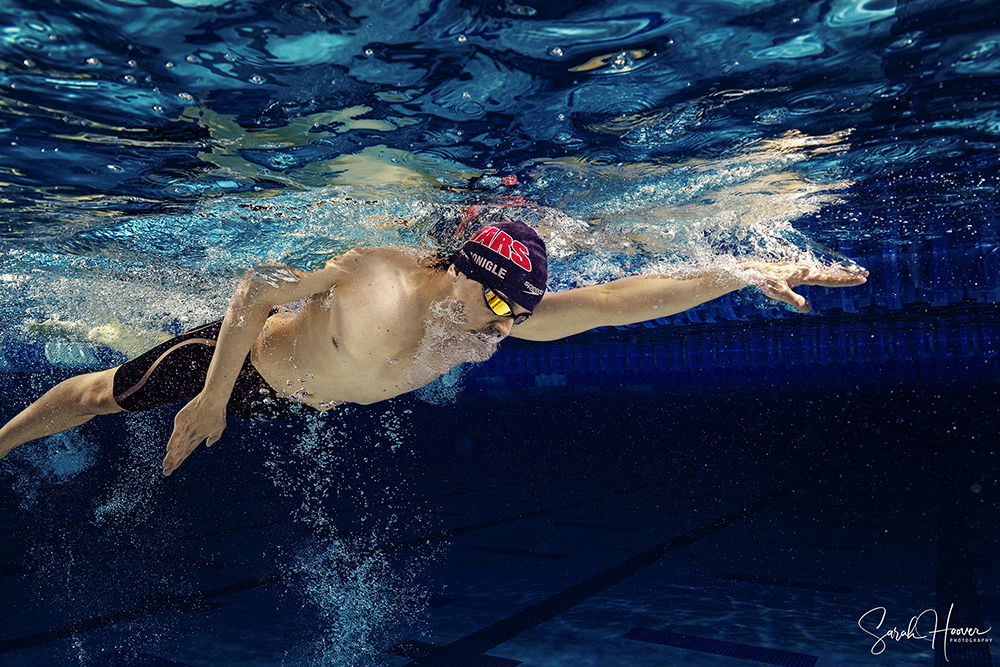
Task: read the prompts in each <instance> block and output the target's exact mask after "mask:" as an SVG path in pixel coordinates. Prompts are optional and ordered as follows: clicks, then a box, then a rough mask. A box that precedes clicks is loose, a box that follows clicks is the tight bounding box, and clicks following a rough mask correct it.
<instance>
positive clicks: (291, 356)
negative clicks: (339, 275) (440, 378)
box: [253, 294, 433, 410]
mask: <svg viewBox="0 0 1000 667" xmlns="http://www.w3.org/2000/svg"><path fill="white" fill-rule="evenodd" d="M349 297H350V295H349V294H338V295H337V300H338V301H337V303H336V304H333V305H331V304H329V303H326V304H324V303H322V301H321V300H314V301H312V302H310V303H308V304H307V305H306V306H305V307H304V308H303V309H302V310H301V311H299V312H297V313H282V314H279V315H275V316H272V317H271V319H269V320H268V325H267V327H266V328H265V330H264V333H262V334H261V337H260V338H259V339H258V342H257V344H256V345H255V346H254V352H253V363H254V366H255V367H256V368H257V370H258V372H260V374H261V375H262V376H263V377H264V379H265V380H266V381H267V383H268V384H269V385H271V386H272V387H273V388H274V389H275V391H277V392H278V393H279V394H281V395H283V396H286V397H288V398H290V399H292V400H295V401H298V402H301V403H305V404H307V405H311V406H313V407H315V408H318V409H320V410H325V409H328V408H331V407H334V406H336V405H340V404H343V403H360V404H370V403H377V402H379V401H384V400H387V399H389V398H393V397H395V396H398V395H400V394H404V393H407V392H409V391H412V390H414V389H416V388H418V387H419V386H421V385H423V384H426V382H428V381H430V380H431V379H433V377H431V378H427V377H421V378H418V377H417V375H418V374H417V373H415V372H414V354H415V351H416V349H417V346H418V343H419V341H420V338H421V335H422V332H423V322H422V319H419V315H420V313H419V312H418V313H415V314H414V316H413V317H407V316H406V314H405V313H406V311H405V310H403V308H402V304H399V303H396V302H395V301H394V300H393V299H391V298H389V299H385V298H383V299H381V302H372V300H371V299H368V301H367V302H364V303H362V302H353V300H351V299H350V298H349Z"/></svg>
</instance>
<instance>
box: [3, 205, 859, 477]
mask: <svg viewBox="0 0 1000 667" xmlns="http://www.w3.org/2000/svg"><path fill="white" fill-rule="evenodd" d="M445 264H446V266H442V265H441V264H433V263H432V262H428V261H421V260H420V258H419V257H418V256H416V255H415V253H414V252H413V251H409V250H404V249H397V248H359V249H356V250H351V251H350V252H347V253H345V254H343V255H341V256H339V257H337V258H335V259H332V260H330V261H328V262H327V263H326V265H325V266H324V267H323V268H321V269H319V270H317V271H313V272H309V273H304V272H301V271H298V270H295V269H292V268H289V267H283V266H282V267H270V268H259V269H254V270H250V271H247V273H246V274H245V275H244V277H243V279H242V281H241V282H240V284H239V287H238V288H237V289H236V293H235V295H234V296H233V298H232V301H231V302H230V304H229V308H228V309H227V311H226V315H225V318H224V319H223V320H222V321H221V322H216V323H214V324H208V325H205V326H203V327H200V328H198V329H194V330H193V331H189V332H188V333H185V334H183V335H181V336H178V337H177V338H174V339H173V340H169V341H167V342H165V343H163V344H161V345H159V346H157V347H155V348H153V349H152V350H150V351H149V352H146V353H145V354H143V355H142V356H139V357H137V358H136V359H133V360H132V361H129V362H127V363H125V364H123V365H121V366H119V367H117V368H111V369H108V370H104V371H98V372H95V373H88V374H85V375H79V376H76V377H72V378H69V379H68V380H65V381H63V382H61V383H59V384H58V385H56V386H55V387H53V388H52V389H51V390H49V391H48V392H47V393H46V394H45V395H43V396H42V397H41V398H39V399H38V400H37V401H35V402H34V403H32V404H31V405H29V406H28V407H27V408H26V409H25V410H24V411H23V412H21V413H20V414H19V415H17V416H16V417H14V418H13V419H12V420H10V422H8V423H7V424H6V425H5V426H4V427H3V428H0V457H2V456H4V455H6V454H7V452H9V451H10V450H12V449H13V448H14V447H17V446H18V445H21V444H23V443H25V442H28V441H30V440H35V439H38V438H42V437H45V436H49V435H52V434H54V433H59V432H61V431H64V430H66V429H69V428H72V427H74V426H79V425H81V424H83V423H85V422H87V421H89V420H90V419H91V418H93V417H94V416H96V415H104V414H111V413H116V412H121V411H127V412H134V411H141V410H149V409H152V408H155V407H159V406H161V405H166V404H168V403H172V402H175V401H179V400H187V401H188V403H187V404H186V405H185V406H184V407H183V408H181V410H180V412H178V413H177V416H176V417H175V419H174V430H173V433H172V434H171V436H170V440H169V441H168V443H167V454H166V457H165V458H164V460H163V474H164V475H169V474H171V473H172V472H173V471H175V470H176V469H177V467H178V466H179V465H180V464H181V463H182V462H183V461H184V460H185V459H186V458H187V457H188V456H189V455H190V454H191V452H193V451H194V450H195V448H197V447H198V445H200V444H201V443H202V442H204V443H205V444H206V445H208V446H211V445H212V444H214V443H215V442H217V441H218V440H219V438H221V437H222V431H223V429H224V428H225V426H226V415H227V414H229V415H233V416H236V417H241V418H249V419H267V418H274V417H279V418H280V417H286V416H290V415H292V414H295V413H301V412H303V411H313V410H327V409H329V408H331V407H333V406H335V405H340V404H342V403H362V404H369V403H375V402H377V401H383V400H385V399H388V398H392V397H394V396H398V395H400V394H404V393H406V392H409V391H413V390H414V389H417V388H419V387H421V386H423V385H425V384H427V383H428V382H430V381H432V380H434V379H435V378H437V377H440V376H441V375H443V374H444V373H447V372H448V371H449V370H450V369H451V368H453V367H454V366H457V365H458V364H461V363H463V362H466V361H482V360H485V359H487V358H489V357H490V355H492V354H493V352H494V351H496V348H497V345H498V344H499V343H500V341H501V340H502V339H503V338H505V337H506V336H513V337H515V338H522V339H526V340H537V341H543V340H555V339H558V338H564V337H566V336H572V335H574V334H577V333H580V332H583V331H586V330H588V329H593V328H595V327H601V326H610V325H624V324H631V323H634V322H642V321H645V320H650V319H653V318H657V317H665V316H668V315H672V314H675V313H679V312H683V311H685V310H687V309H689V308H693V307H695V306H697V305H699V304H701V303H704V302H706V301H710V300H712V299H715V298H717V297H720V296H722V295H724V294H727V293H729V292H732V291H735V290H738V289H742V288H744V287H747V286H751V285H752V286H754V287H757V288H758V289H760V290H761V291H762V292H763V293H764V294H765V295H767V296H768V297H770V298H772V299H775V300H777V301H782V302H785V303H788V304H790V305H792V306H793V307H794V308H796V309H797V310H799V311H801V312H808V311H809V304H808V302H807V301H806V300H805V299H804V298H803V297H802V296H800V295H798V294H796V293H795V292H793V291H792V289H793V288H794V287H797V286H799V285H823V286H828V287H846V286H850V285H860V284H861V283H864V282H865V278H866V276H867V272H866V271H864V270H863V269H853V270H852V269H848V268H844V267H842V266H836V267H830V268H827V269H817V268H815V267H811V266H807V265H804V264H786V263H766V262H743V263H742V264H741V265H740V266H741V269H740V270H739V271H723V270H709V271H705V272H703V273H701V274H699V275H696V276H693V277H686V278H671V277H667V276H659V275H656V276H633V277H629V278H622V279H620V280H615V281H612V282H609V283H606V284H603V285H593V286H589V287H582V288H578V289H570V290H566V291H563V292H556V293H551V292H546V291H545V288H546V284H547V282H548V268H547V265H546V254H545V244H544V243H543V241H542V239H541V238H539V236H538V234H536V233H535V231H534V230H533V229H532V228H530V227H528V226H527V225H525V224H524V223H522V222H518V221H515V220H505V221H502V222H498V223H492V224H490V225H489V226H488V227H486V228H485V229H482V230H480V231H479V232H478V233H477V234H476V235H475V236H474V237H473V238H472V239H471V240H469V241H468V242H467V243H466V244H465V245H464V246H463V247H462V249H461V250H460V251H459V252H458V253H457V254H456V255H455V256H454V257H453V258H452V259H451V261H450V263H445ZM301 299H305V305H304V306H303V307H302V308H301V309H299V310H297V311H295V312H289V311H275V308H276V307H277V306H280V305H282V304H287V303H291V302H293V301H298V300H301Z"/></svg>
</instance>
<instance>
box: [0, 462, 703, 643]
mask: <svg viewBox="0 0 1000 667" xmlns="http://www.w3.org/2000/svg"><path fill="white" fill-rule="evenodd" d="M694 476H695V475H694V473H692V474H690V475H686V476H683V477H678V478H675V479H668V480H660V481H658V482H652V483H649V484H641V485H638V486H634V487H629V488H627V489H622V490H619V491H615V492H613V493H608V494H604V495H602V496H595V497H592V498H587V499H584V500H580V501H577V502H573V503H564V504H562V505H557V506H555V507H550V508H544V509H540V510H534V511H531V512H522V513H520V514H515V515H513V516H509V517H501V518H498V519H492V520H490V521H483V522H480V523H477V524H472V525H469V526H463V527H460V528H455V529H450V530H444V531H441V532H438V533H434V534H432V535H427V536H424V537H418V538H414V539H411V540H407V541H406V542H401V543H399V544H391V545H386V546H383V547H380V548H379V549H377V550H375V551H376V552H377V551H382V552H387V553H388V552H394V551H402V550H403V549H408V548H410V547H415V546H421V545H424V544H430V543H431V542H436V541H438V540H442V539H446V538H449V537H453V536H455V535H462V534H465V533H470V532H473V531H476V530H482V529H483V528H490V527H492V526H498V525H501V524H504V523H510V522H513V521H518V520H521V519H526V518H531V517H534V516H539V515H542V514H548V513H551V512H558V511H561V510H563V509H571V508H575V507H580V506H582V505H585V504H588V503H595V502H600V501H602V500H604V499H606V498H611V497H614V496H618V495H624V494H628V493H635V492H637V491H641V490H644V489H647V488H653V487H656V486H660V485H663V484H670V483H674V482H679V481H682V480H684V479H689V478H692V477H694ZM288 521H291V519H288V520H283V521H281V522H272V523H270V524H262V525H276V523H286V522H288ZM232 530H236V529H232ZM219 532H228V531H216V533H214V534H218V533H219ZM192 539H193V538H192ZM364 557H365V554H357V555H356V556H355V558H364ZM298 576H301V573H300V572H297V571H288V572H282V573H277V574H272V575H268V576H266V577H260V578H258V579H251V580H250V581H246V582H238V583H235V584H229V585H228V586H220V587H218V588H213V589H209V590H207V591H203V592H200V593H191V594H189V595H169V594H154V595H149V596H144V597H143V598H141V599H140V600H139V601H141V602H142V603H143V604H142V605H141V606H139V607H135V608H132V609H126V610H124V611H119V612H114V613H112V614H106V615H104V616H98V617H95V618H89V619H86V620H83V621H78V622H76V623H71V624H69V625H64V626H61V627H58V628H53V629H51V630H46V631H44V632H36V633H34V634H31V635H25V636H22V637H15V638H13V639H8V640H5V641H0V655H2V654H4V653H10V652H11V651H19V650H21V649H25V648H30V647H32V646H38V645H39V644H45V643H47V642H51V641H55V640H57V639H65V638H67V637H71V636H73V635H74V634H77V633H81V632H89V631H91V630H98V629H100V628H105V627H107V626H109V625H115V624H116V623H124V622H128V621H133V620H135V619H138V618H142V617H143V616H149V615H151V614H157V613H159V612H161V611H184V612H188V613H200V612H202V611H208V608H205V604H206V602H205V601H206V600H209V599H211V598H215V597H221V596H222V595H229V594H231V593H238V592H241V591H244V590H249V589H251V588H256V587H258V586H264V585H266V584H269V583H275V582H278V581H283V580H286V579H292V578H295V577H298ZM212 604H213V605H215V603H212ZM218 606H221V605H215V606H214V607H212V608H217V607H218Z"/></svg>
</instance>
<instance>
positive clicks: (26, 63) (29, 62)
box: [22, 58, 35, 67]
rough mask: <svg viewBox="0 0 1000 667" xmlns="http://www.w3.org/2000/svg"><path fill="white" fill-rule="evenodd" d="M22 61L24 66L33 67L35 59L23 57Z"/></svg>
mask: <svg viewBox="0 0 1000 667" xmlns="http://www.w3.org/2000/svg"><path fill="white" fill-rule="evenodd" d="M22 62H23V63H24V66H25V67H34V66H35V61H34V60H31V59H30V58H25V59H24V60H23V61H22Z"/></svg>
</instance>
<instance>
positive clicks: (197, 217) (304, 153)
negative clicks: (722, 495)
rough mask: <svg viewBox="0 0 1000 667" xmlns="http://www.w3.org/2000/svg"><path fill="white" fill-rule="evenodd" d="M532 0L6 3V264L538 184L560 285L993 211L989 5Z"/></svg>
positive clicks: (164, 247)
mask: <svg viewBox="0 0 1000 667" xmlns="http://www.w3.org/2000/svg"><path fill="white" fill-rule="evenodd" d="M536 4H538V6H537V7H535V6H532V5H529V4H514V3H511V2H431V3H378V2H370V3H351V4H343V3H336V2H326V3H324V2H320V3H316V2H309V3H306V2H283V3H263V2H236V1H229V2H221V1H214V0H213V1H208V0H206V1H204V2H201V1H194V0H192V1H187V0H185V1H183V2H182V1H180V0H177V1H175V2H165V3H146V2H60V3H56V4H52V5H49V4H45V3H36V2H25V1H23V0H12V1H11V2H8V3H6V4H5V5H4V7H3V8H2V9H0V25H2V35H0V65H2V67H0V90H2V93H0V117H2V119H3V121H2V125H0V179H2V182H3V195H4V196H3V199H2V201H0V207H2V211H3V223H2V226H0V231H2V237H0V238H2V241H0V242H2V244H3V246H2V247H3V251H4V255H3V260H2V261H3V270H4V272H5V273H6V274H7V277H6V279H5V280H6V281H7V282H6V283H5V284H6V286H7V287H11V286H12V285H13V286H14V287H15V288H17V290H19V291H18V294H19V295H20V296H23V289H22V288H23V287H24V279H23V277H21V276H23V275H24V274H25V273H26V272H29V271H39V270H40V271H42V272H44V276H45V277H44V279H43V278H42V277H41V276H36V277H35V279H34V280H33V281H32V286H42V287H41V289H40V291H41V292H45V293H51V292H52V289H53V288H54V287H56V286H58V281H59V280H60V279H61V278H62V277H64V276H66V275H73V274H74V273H76V272H78V271H79V270H81V269H82V270H83V271H85V272H87V273H89V274H93V272H95V271H97V272H105V273H106V272H110V275H112V276H113V277H114V278H115V279H119V278H122V277H125V278H129V279H132V280H134V279H136V277H137V275H139V274H141V275H148V273H149V272H150V271H153V272H154V273H156V274H157V275H159V280H160V281H164V280H165V281H169V282H172V283H176V282H177V281H178V277H177V272H183V271H191V272H195V273H197V274H199V275H200V277H199V280H203V281H205V283H206V284H207V285H209V286H210V287H209V289H208V291H213V290H215V289H216V288H217V287H218V288H220V289H223V290H224V291H225V290H228V285H230V284H231V283H230V282H228V281H230V280H231V276H232V275H233V274H234V273H236V272H237V271H238V270H239V268H240V267H242V266H245V265H247V264H249V263H253V262H255V261H260V260H262V259H268V258H270V259H275V258H277V259H283V260H286V261H291V262H293V263H301V264H303V265H306V266H308V265H310V263H315V262H316V261H318V260H321V259H322V258H323V257H326V256H329V254H330V253H335V252H338V251H341V250H343V249H344V248H346V247H350V246H352V245H357V244H361V243H369V244H372V243H374V244H387V243H405V244H410V245H425V244H427V243H428V242H429V239H428V238H427V234H426V232H427V230H428V229H429V228H430V227H432V226H433V224H434V220H436V219H438V218H440V216H441V215H443V214H447V212H448V211H449V210H451V211H453V210H454V207H456V206H459V205H463V204H468V203H473V202H478V203H484V202H491V203H501V204H511V203H524V204H530V205H531V206H532V207H537V206H543V207H549V209H551V211H550V215H549V216H548V217H549V219H550V221H554V222H552V225H551V229H550V238H551V239H552V241H550V243H552V244H553V245H554V246H557V255H558V254H559V252H558V250H559V249H561V250H562V255H563V256H564V257H566V258H569V261H568V264H566V265H560V264H558V261H557V268H560V269H562V271H561V272H560V273H559V274H558V275H560V276H564V277H565V279H564V281H563V283H561V284H564V285H572V284H578V283H579V281H580V280H587V279H595V278H596V279H600V278H607V277H609V276H614V275H619V274H621V273H622V272H634V271H638V270H642V269H643V268H649V267H652V266H655V265H656V263H657V262H658V261H661V260H663V259H664V258H666V259H667V260H668V261H671V262H675V263H676V262H677V261H684V260H689V259H691V257H692V256H701V255H704V254H705V253H704V251H705V250H712V251H716V250H718V249H719V248H722V249H723V250H726V251H728V250H733V249H734V248H735V249H739V248H740V247H741V243H742V244H744V246H745V244H746V243H747V242H748V239H750V241H749V242H750V243H751V247H760V246H768V243H769V242H768V241H767V239H769V238H773V236H774V235H775V234H776V233H779V232H780V233H784V232H787V231H789V230H790V229H792V230H796V231H798V232H804V233H806V234H807V235H808V236H809V237H810V238H811V239H812V240H815V241H818V242H820V243H822V244H824V245H828V246H834V247H836V248H838V249H840V250H843V251H845V252H847V253H848V254H850V253H855V254H857V255H862V256H863V255H865V254H867V253H870V252H876V251H879V250H880V249H881V248H882V247H884V246H893V247H895V246H900V245H903V244H927V243H929V242H932V241H934V240H937V239H946V240H947V241H948V242H958V243H974V242H978V241H980V240H982V239H992V238H993V237H994V235H995V226H996V219H997V203H996V197H994V196H993V193H994V191H995V189H996V186H997V178H998V176H997V173H998V170H997V168H996V167H997V150H996V148H997V146H996V142H997V134H998V133H1000V110H998V102H997V101H996V99H995V95H992V94H991V90H993V89H995V87H996V81H997V76H998V73H1000V37H998V31H997V29H996V21H997V6H996V4H995V3H993V2H986V1H981V2H966V3H962V4H961V5H960V6H959V5H955V6H954V7H953V6H952V5H950V4H941V3H929V2H915V1H914V2H899V3H892V2H881V1H878V0H868V1H864V2H859V1H847V0H843V1H837V2H825V3H814V4H808V5H802V4H795V3H779V2H751V3H735V2H671V3H632V2H605V3H586V2H575V3H574V2H558V3H549V2H546V3H536ZM507 174H517V175H518V176H519V178H518V179H517V184H516V185H508V186H502V185H501V182H500V181H499V180H497V179H493V180H492V181H491V178H493V177H494V176H503V175H507ZM476 177H484V178H482V179H480V180H479V181H478V182H477V183H478V185H479V186H480V189H478V190H475V191H469V190H463V187H464V186H465V185H467V184H468V183H469V181H470V179H474V178H476ZM363 201H365V202H367V203H362V202H363ZM629 236H630V237H632V238H633V239H635V240H636V241H637V243H638V245H637V246H633V247H630V248H622V247H620V246H616V245H615V244H616V243H617V241H618V240H619V239H621V238H623V237H629ZM705 237H710V238H711V243H710V244H707V245H706V242H705V241H704V238H705ZM762 240H763V241H762ZM799 245H800V247H801V245H802V244H801V243H799ZM772 249H773V248H772ZM165 266H173V267H177V268H176V270H175V271H165V270H164V267H165ZM215 280H218V281H221V282H222V287H219V285H217V284H216V283H213V281H215ZM49 281H52V282H49ZM180 281H181V282H185V281H187V282H191V279H190V278H186V277H184V276H181V278H180ZM553 286H554V287H559V286H560V283H555V284H554V285H553ZM56 288H57V289H58V287H56ZM137 288H138V289H139V290H140V291H141V289H142V286H141V285H139V286H137ZM30 289H31V288H30V287H29V291H30ZM155 289H156V290H157V291H158V290H159V288H158V287H157V288H155ZM7 291H8V293H11V292H12V291H13V290H7ZM189 291H190V290H188V292H189ZM188 292H184V293H183V294H182V295H181V296H179V297H178V298H183V299H184V300H185V301H186V302H188V303H190V302H191V297H192V295H191V294H190V293H188ZM15 300H16V299H15ZM49 300H50V301H51V298H50V299H49ZM218 305H219V304H218V303H216V302H212V303H210V304H206V305H205V307H206V308H208V309H214V308H217V307H218ZM26 307H28V306H26ZM60 307H63V309H65V307H64V304H47V305H46V306H45V308H47V309H48V310H59V309H60ZM94 307H98V306H94ZM192 307H193V306H192Z"/></svg>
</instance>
